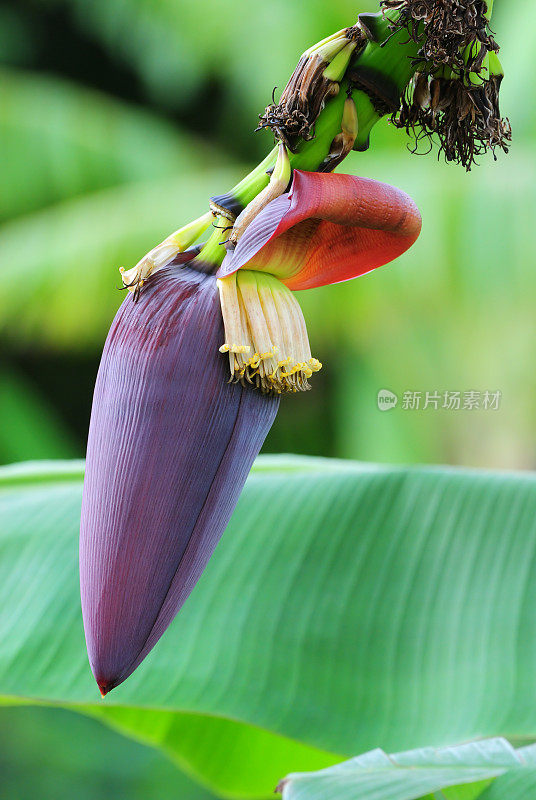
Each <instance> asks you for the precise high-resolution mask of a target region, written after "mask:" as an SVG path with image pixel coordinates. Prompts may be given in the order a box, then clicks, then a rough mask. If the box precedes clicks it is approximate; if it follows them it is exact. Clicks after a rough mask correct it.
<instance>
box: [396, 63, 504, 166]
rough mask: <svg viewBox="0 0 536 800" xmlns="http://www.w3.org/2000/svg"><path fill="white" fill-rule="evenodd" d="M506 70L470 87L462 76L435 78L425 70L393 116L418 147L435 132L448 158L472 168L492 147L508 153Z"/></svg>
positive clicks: (441, 151) (441, 150) (440, 146)
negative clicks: (502, 106) (503, 102)
mask: <svg viewBox="0 0 536 800" xmlns="http://www.w3.org/2000/svg"><path fill="white" fill-rule="evenodd" d="M501 80H502V76H501V75H492V76H491V77H490V79H489V80H487V81H485V82H483V83H482V85H481V86H466V85H464V83H463V82H462V81H461V80H449V79H445V78H432V79H429V78H428V77H427V76H425V75H423V74H422V73H419V74H418V76H417V77H416V79H415V81H414V87H413V95H412V97H411V98H405V99H404V100H403V101H402V106H401V109H400V111H399V112H398V113H397V114H396V115H394V116H393V122H394V123H395V125H396V126H397V127H399V128H405V130H406V131H407V133H408V134H413V136H414V137H415V140H416V147H417V146H418V144H419V142H420V141H421V140H422V139H423V138H431V137H433V136H434V135H435V136H436V137H437V140H438V141H439V148H440V149H439V152H440V153H444V155H445V160H446V161H453V162H457V163H459V164H462V166H464V167H465V168H466V170H467V171H469V170H470V169H471V166H472V165H473V164H474V163H475V159H476V158H477V157H478V156H480V155H483V154H484V153H485V152H486V151H487V150H488V149H490V150H492V152H493V154H494V157H495V149H496V148H497V147H500V148H501V149H502V150H503V151H504V152H505V153H507V152H508V149H509V145H510V141H511V139H512V128H511V126H510V122H509V120H508V119H503V118H502V117H501V114H500V110H499V87H500V84H501Z"/></svg>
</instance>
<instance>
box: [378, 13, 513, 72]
mask: <svg viewBox="0 0 536 800" xmlns="http://www.w3.org/2000/svg"><path fill="white" fill-rule="evenodd" d="M380 5H381V6H382V9H383V10H384V11H396V12H398V17H397V18H396V20H394V21H392V23H391V27H392V29H393V30H400V29H402V28H405V29H406V30H407V31H408V33H409V34H410V36H411V37H412V39H413V40H414V41H416V42H420V41H422V47H421V49H420V51H419V58H420V59H422V61H423V62H427V64H428V65H429V66H431V67H433V68H436V69H437V68H439V67H441V66H445V65H448V66H449V67H451V68H452V69H454V70H457V71H459V72H461V73H469V72H480V70H481V69H482V65H483V60H484V58H485V55H486V53H489V52H498V50H499V46H498V45H497V43H496V41H495V39H494V38H493V35H492V33H491V31H490V30H489V22H488V19H487V17H486V13H487V10H488V4H487V2H486V0H381V2H380Z"/></svg>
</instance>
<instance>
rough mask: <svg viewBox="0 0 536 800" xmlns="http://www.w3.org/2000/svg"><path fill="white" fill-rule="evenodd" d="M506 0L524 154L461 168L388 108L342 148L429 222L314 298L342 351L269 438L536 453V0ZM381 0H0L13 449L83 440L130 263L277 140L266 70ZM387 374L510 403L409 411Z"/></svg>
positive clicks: (77, 450)
mask: <svg viewBox="0 0 536 800" xmlns="http://www.w3.org/2000/svg"><path fill="white" fill-rule="evenodd" d="M496 5H497V9H496V13H495V16H494V27H495V29H496V32H497V36H498V39H499V41H500V42H501V43H502V45H503V49H502V59H503V62H504V65H505V69H506V78H505V82H504V92H503V111H504V113H507V114H508V115H509V116H510V118H511V121H512V123H513V126H514V144H513V148H512V152H511V154H510V155H509V156H508V157H505V156H503V155H502V154H501V155H500V157H499V161H498V162H497V163H494V162H493V159H492V157H491V156H488V157H487V158H485V159H482V165H481V166H480V167H479V168H478V169H475V170H474V171H473V173H471V174H470V175H467V174H465V172H464V171H463V170H462V169H461V168H458V167H455V166H446V165H445V164H443V163H437V159H436V157H435V154H434V153H431V154H429V155H422V156H414V155H412V154H411V153H410V152H409V150H408V147H407V144H408V142H407V137H406V136H405V134H404V133H403V132H400V131H395V130H394V129H393V128H392V126H390V125H389V124H388V123H387V121H383V122H382V123H381V124H380V125H378V126H377V128H376V130H375V131H374V133H373V137H372V147H371V148H370V150H369V151H368V152H367V153H364V154H357V153H354V154H352V155H351V156H350V157H349V158H348V159H347V160H346V162H345V164H344V169H346V170H348V171H351V172H354V173H359V174H364V175H367V176H370V177H374V178H379V179H381V180H385V181H387V182H391V183H394V184H396V185H399V186H400V187H401V188H403V189H405V190H407V191H408V192H410V193H411V194H412V195H413V196H414V197H415V199H416V200H417V202H418V204H419V206H420V208H421V210H422V214H423V219H424V227H423V233H422V236H421V238H420V240H419V241H418V243H417V245H416V246H415V247H414V248H413V249H412V250H411V251H410V252H409V253H408V254H406V255H405V256H404V257H403V258H401V259H399V261H397V262H396V263H395V264H393V265H391V266H389V267H388V268H384V269H382V270H379V271H377V272H376V273H373V274H371V275H368V276H366V277H364V278H362V279H360V280H358V281H355V282H353V283H350V284H343V285H340V286H333V287H328V288H325V289H322V290H316V291H314V292H305V293H302V294H301V296H300V300H301V301H302V303H303V307H304V311H305V314H306V318H307V321H308V326H309V330H310V335H311V340H312V344H313V349H314V353H315V355H317V356H318V357H319V358H320V359H321V360H322V361H323V362H324V365H325V366H324V370H323V371H322V372H321V373H320V374H319V375H318V376H315V377H316V380H315V384H314V390H313V391H312V392H310V393H309V394H308V395H307V396H306V397H300V398H299V400H297V399H295V398H291V399H289V400H287V401H286V402H285V403H284V404H283V406H282V410H281V413H280V415H279V419H278V422H277V424H276V426H275V427H274V429H273V431H272V433H271V434H270V437H269V439H268V441H267V444H266V449H267V450H271V451H280V450H287V451H289V450H291V451H294V452H302V453H317V454H323V455H329V456H345V457H353V458H361V459H365V460H375V461H389V462H413V461H427V462H451V463H458V464H470V465H477V466H507V467H530V466H534V464H535V458H534V452H535V444H536V415H535V404H534V400H533V398H534V394H535V390H536V377H535V373H534V369H533V367H532V365H533V364H534V361H535V357H536V352H535V337H534V336H533V328H534V306H535V302H536V280H535V278H534V273H533V262H534V256H533V253H534V249H535V248H534V245H535V236H534V225H533V223H532V219H533V218H534V214H535V212H536V191H535V188H534V187H535V184H536V180H535V179H536V166H535V160H534V152H535V145H534V134H535V127H536V111H535V109H536V105H535V103H534V102H533V101H534V96H533V95H534V90H533V88H532V85H531V84H530V83H529V82H527V81H526V80H524V76H525V75H526V74H528V68H529V58H530V52H531V50H532V45H533V40H534V37H535V34H534V30H535V29H536V27H535V26H534V25H531V24H530V20H535V18H536V12H535V10H534V6H533V4H531V3H530V2H529V0H515V1H513V2H511V3H509V4H508V10H507V9H506V6H505V4H500V3H498V4H496ZM375 7H376V6H375V3H374V2H372V1H371V0H362V2H361V3H360V4H359V7H356V6H355V4H354V3H353V2H352V3H351V2H350V0H336V1H335V2H333V3H330V4H329V5H328V6H326V4H324V3H321V2H320V1H319V0H309V2H307V3H305V2H301V1H300V2H293V3H288V2H286V0H277V2H274V3H271V4H269V6H266V5H262V4H257V3H249V2H247V0H232V2H231V3H229V4H227V5H226V6H225V8H222V6H221V4H220V3H216V2H215V0H205V2H204V3H203V4H202V5H200V4H190V3H187V2H185V0H153V2H151V3H147V2H143V1H142V0H95V2H92V3H90V4H88V3H84V2H82V0H44V2H40V3H37V2H36V0H22V1H19V2H16V1H15V0H10V2H7V3H4V5H3V7H2V11H1V13H0V41H1V42H2V43H3V45H4V46H3V49H2V52H3V61H4V64H3V66H2V68H1V72H0V150H1V152H2V154H3V159H2V181H1V182H0V221H1V227H0V243H1V245H0V272H1V275H2V292H1V293H0V337H1V339H2V354H3V355H2V367H1V373H0V380H1V382H2V383H1V386H2V394H3V397H2V400H1V401H0V411H3V412H4V414H3V419H4V424H3V425H2V428H1V432H0V462H9V461H12V460H14V459H15V458H17V459H23V458H35V457H41V456H43V455H44V456H47V455H48V456H51V457H53V456H57V455H65V456H69V455H83V451H84V439H85V433H86V429H87V421H88V416H89V409H90V398H91V392H92V385H93V381H94V376H95V372H96V368H97V364H98V357H99V352H100V348H101V345H102V342H103V340H104V337H105V335H106V331H107V328H108V326H109V323H110V320H111V318H112V316H113V313H114V311H115V309H116V307H117V305H118V304H119V302H120V301H121V299H122V295H121V294H120V293H119V292H118V291H116V287H117V285H118V282H119V279H118V273H117V267H118V266H120V265H122V266H125V267H128V266H130V265H132V264H133V263H135V262H136V261H137V260H138V258H139V257H140V256H141V255H142V254H143V253H144V252H145V251H147V250H148V249H149V248H150V247H151V246H152V245H153V244H154V243H156V242H157V241H159V240H160V239H161V238H163V237H164V236H165V235H166V234H167V233H169V232H170V231H171V230H172V229H174V228H176V227H179V226H180V225H181V224H183V223H185V222H186V221H187V220H188V219H190V218H191V217H192V216H194V215H196V214H198V213H201V212H202V211H203V210H204V209H205V207H206V200H207V197H208V196H210V195H211V194H215V193H219V192H221V191H225V190H226V189H227V188H229V187H230V186H231V185H232V184H233V183H234V182H235V181H236V180H237V179H238V178H240V177H241V176H242V175H243V174H244V172H245V170H246V169H248V168H249V167H250V166H251V165H252V164H253V163H254V160H255V159H257V158H259V157H261V156H262V155H263V154H264V153H265V152H266V150H267V148H268V147H270V146H271V140H270V135H269V134H268V133H267V132H265V131H264V132H262V133H258V134H256V135H254V134H253V133H252V130H253V128H254V127H255V124H256V119H257V114H258V113H259V112H260V111H261V110H262V109H263V107H264V105H265V104H266V102H268V100H269V98H270V95H271V91H272V88H273V86H275V85H277V86H279V87H280V88H281V87H282V86H283V85H284V83H285V81H286V78H287V77H288V75H289V74H290V72H291V70H292V68H293V65H294V63H295V62H296V59H297V57H298V55H299V54H300V52H301V51H302V50H303V49H304V48H305V47H306V46H308V45H309V44H310V43H311V42H313V41H316V40H318V39H320V38H322V37H323V36H324V35H326V34H328V33H330V32H331V31H333V30H335V29H337V28H340V27H344V26H345V25H347V24H349V23H351V22H352V21H353V20H354V19H355V17H356V14H357V12H359V11H362V10H372V9H374V8H375ZM520 30H523V31H524V32H525V33H524V38H523V47H520V46H519V39H518V33H519V31H520ZM531 94H532V96H531ZM382 388H388V389H390V390H392V391H394V392H396V393H397V395H398V396H399V398H400V400H401V398H402V395H403V393H404V391H421V392H423V398H424V393H426V392H427V391H429V392H435V391H436V390H437V391H439V392H441V393H442V392H444V391H447V390H450V391H454V390H460V391H462V392H463V391H470V390H475V391H482V392H483V391H485V390H493V391H496V390H499V391H501V392H502V404H501V409H500V410H499V411H496V412H490V411H484V410H473V411H468V410H466V411H463V410H460V411H448V410H437V411H435V410H433V409H432V410H430V409H427V410H426V411H423V410H419V411H409V410H403V409H402V407H401V402H399V405H398V407H397V408H396V409H395V410H393V411H391V412H389V413H382V412H380V411H379V410H378V408H377V403H376V395H377V392H378V390H379V389H382ZM298 403H299V410H298ZM45 409H46V411H45ZM36 420H37V421H38V424H37V425H36Z"/></svg>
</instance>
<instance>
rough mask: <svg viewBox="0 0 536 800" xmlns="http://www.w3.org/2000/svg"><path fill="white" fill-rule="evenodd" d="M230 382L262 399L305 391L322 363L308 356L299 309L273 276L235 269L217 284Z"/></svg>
mask: <svg viewBox="0 0 536 800" xmlns="http://www.w3.org/2000/svg"><path fill="white" fill-rule="evenodd" d="M218 287H219V291H220V301H221V308H222V315H223V322H224V326H225V339H226V342H225V344H223V345H222V346H221V347H220V353H228V354H229V368H230V372H231V380H232V381H241V382H242V383H244V382H245V381H246V382H247V383H251V384H254V385H255V386H256V387H257V388H258V389H260V390H261V391H262V392H264V393H265V394H274V393H275V394H281V393H283V392H298V391H306V390H307V389H309V388H310V386H309V383H308V380H307V379H308V378H310V377H311V375H312V374H313V372H318V371H319V370H320V369H321V367H322V364H321V363H320V361H318V359H316V358H313V357H312V356H311V350H310V346H309V338H308V336H307V329H306V327H305V320H304V318H303V314H302V311H301V308H300V306H299V304H298V302H297V300H296V298H295V297H294V295H293V294H292V292H291V291H290V289H287V287H286V286H285V285H284V284H283V283H281V281H279V280H278V279H277V278H275V277H274V276H273V275H269V274H267V273H264V272H258V271H253V270H242V269H240V270H238V271H237V272H235V273H233V274H232V275H229V276H228V277H226V278H221V279H219V280H218Z"/></svg>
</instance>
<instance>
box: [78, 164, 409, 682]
mask: <svg viewBox="0 0 536 800" xmlns="http://www.w3.org/2000/svg"><path fill="white" fill-rule="evenodd" d="M285 183H288V182H286V181H285ZM283 188H285V189H286V188H287V186H284V187H283ZM265 201H266V198H265ZM263 202H264V201H263ZM205 222H206V220H205ZM237 223H238V224H237V225H235V228H236V230H235V231H234V233H235V234H236V235H235V236H234V238H233V239H232V240H231V242H229V249H228V251H227V254H226V256H225V258H224V260H223V263H222V264H221V266H220V268H219V270H218V267H217V265H216V266H213V265H211V264H209V263H207V261H206V260H203V254H202V253H201V254H198V252H199V251H198V249H196V248H192V249H189V250H186V251H181V248H182V247H183V246H184V242H181V241H180V237H178V238H177V235H172V237H168V239H167V240H166V242H165V243H164V246H163V247H161V248H160V249H158V248H156V249H155V250H154V251H151V252H152V256H151V258H150V259H145V260H142V262H140V265H138V266H137V268H135V269H134V273H133V274H131V275H128V277H127V278H126V282H127V283H129V284H131V285H129V288H130V289H132V290H134V292H135V298H136V299H137V302H132V298H131V297H127V299H126V300H125V301H124V303H123V304H122V306H121V307H120V309H119V311H118V313H117V316H116V318H115V320H114V322H113V324H112V327H111V329H110V332H109V335H108V338H107V341H106V344H105V347H104V352H103V356H102V361H101V365H100V368H99V373H98V377H97V382H96V387H95V395H94V400H93V409H92V416H91V423H90V430H89V439H88V449H87V462H86V477H85V482H84V493H83V504H82V523H81V538H80V576H81V596H82V610H83V617H84V627H85V633H86V642H87V648H88V654H89V660H90V664H91V668H92V671H93V674H94V676H95V679H96V681H97V683H98V685H99V688H100V691H101V693H102V695H105V694H106V693H107V692H109V691H110V690H111V689H113V688H114V687H116V686H117V685H118V684H120V683H121V682H122V681H124V680H125V679H126V678H127V677H128V676H129V675H130V674H131V673H132V672H133V671H134V669H135V668H136V667H137V666H138V665H139V664H140V662H141V661H142V660H143V659H144V658H145V656H146V655H147V654H148V653H149V651H150V650H151V649H152V648H153V647H154V645H155V644H156V642H157V641H158V639H159V637H160V636H161V635H162V634H163V632H164V631H165V629H166V628H167V626H168V625H169V624H170V623H171V621H172V619H173V618H174V616H175V614H176V613H177V611H178V610H179V609H180V607H181V606H182V604H183V603H184V602H185V601H186V599H187V598H188V596H189V594H190V592H191V591H192V589H193V588H194V586H195V584H196V582H197V580H198V578H199V577H200V575H201V573H202V571H203V569H204V567H205V565H206V563H207V561H208V559H209V558H210V556H211V554H212V552H213V551H214V548H215V547H216V545H217V543H218V541H219V539H220V537H221V535H222V533H223V531H224V530H225V527H226V525H227V523H228V521H229V519H230V517H231V514H232V512H233V509H234V507H235V504H236V502H237V500H238V497H239V495H240V492H241V489H242V487H243V484H244V482H245V480H246V477H247V474H248V472H249V469H250V467H251V465H252V463H253V460H254V459H255V457H256V455H257V453H258V452H259V450H260V448H261V446H262V443H263V441H264V439H265V437H266V435H267V433H268V431H269V429H270V427H271V425H272V422H273V420H274V418H275V415H276V413H277V409H278V403H279V397H280V395H281V394H282V393H286V392H295V391H298V390H304V389H307V388H308V386H309V384H308V379H309V378H310V377H311V375H312V374H313V373H314V372H316V371H317V370H318V369H320V367H321V364H320V361H318V360H317V359H316V358H313V357H312V356H311V352H310V348H309V342H308V337H307V331H306V327H305V322H304V318H303V314H302V312H301V309H300V307H299V305H298V302H297V300H296V298H295V296H294V294H293V293H292V291H293V290H300V289H308V288H314V287H318V286H323V285H325V284H329V283H337V282H340V281H345V280H348V279H350V278H354V277H356V276H358V275H362V274H363V273H365V272H368V271H370V270H373V269H375V268H376V267H379V266H381V265H382V264H386V263H387V262H389V261H391V260H392V259H394V258H396V257H397V256H399V255H400V254H401V253H403V252H404V251H405V250H407V249H408V247H410V246H411V244H413V242H414V241H415V240H416V238H417V236H418V235H419V231H420V225H421V221H420V216H419V212H418V210H417V208H416V206H415V204H414V203H413V201H412V200H411V199H410V198H409V197H408V196H407V195H406V194H404V193H403V192H402V191H399V190H398V189H395V188H393V187H391V186H387V185H385V184H382V183H378V182H376V181H372V180H367V179H364V178H357V177H353V176H349V175H333V174H322V173H308V172H300V171H298V170H295V171H294V175H293V180H292V184H291V188H290V191H283V192H282V193H281V194H280V195H279V196H277V197H272V199H269V201H268V202H267V203H266V202H265V204H264V207H263V208H261V209H260V211H258V213H257V214H256V215H255V216H254V217H253V218H252V219H251V214H250V218H249V219H248V224H247V225H246V226H245V228H244V227H243V225H242V226H241V223H240V220H237ZM197 233H199V231H198V230H196V235H197ZM173 237H175V238H173ZM173 243H174V244H173ZM166 248H168V249H166ZM162 254H164V255H162ZM166 259H169V260H167V262H166V263H164V264H163V263H162V262H164V261H166ZM220 261H221V259H220ZM216 270H218V271H217V275H216V274H214V273H215V272H216ZM125 276H127V273H124V279H125ZM140 284H143V289H142V290H141V291H140V288H141V287H140Z"/></svg>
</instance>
